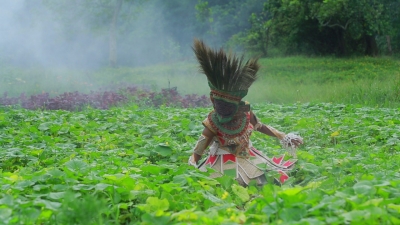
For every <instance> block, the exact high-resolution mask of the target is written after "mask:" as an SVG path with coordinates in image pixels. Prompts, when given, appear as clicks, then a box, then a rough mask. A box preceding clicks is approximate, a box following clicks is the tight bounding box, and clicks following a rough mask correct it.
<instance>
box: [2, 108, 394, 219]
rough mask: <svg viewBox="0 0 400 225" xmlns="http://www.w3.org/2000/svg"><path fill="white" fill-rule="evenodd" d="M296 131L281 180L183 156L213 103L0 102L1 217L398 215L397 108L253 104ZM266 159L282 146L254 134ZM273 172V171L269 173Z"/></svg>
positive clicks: (263, 117)
mask: <svg viewBox="0 0 400 225" xmlns="http://www.w3.org/2000/svg"><path fill="white" fill-rule="evenodd" d="M253 109H254V111H255V112H256V114H257V115H258V117H260V119H261V120H262V121H263V122H264V123H266V124H269V125H272V126H275V127H276V128H278V129H280V130H282V131H285V132H289V131H297V132H299V133H300V134H301V135H302V136H303V137H304V140H305V144H304V145H303V146H302V147H301V148H300V149H299V150H298V158H299V161H298V164H297V170H296V172H294V173H293V174H292V176H291V178H290V179H289V180H288V182H287V183H285V185H283V186H276V185H273V184H272V182H271V184H269V185H266V186H264V187H263V188H258V187H256V186H253V185H252V186H250V187H248V188H243V187H240V186H238V185H237V184H236V183H235V181H234V180H233V178H232V177H227V176H225V177H221V178H217V179H210V178H208V173H202V172H200V171H198V170H196V169H194V168H193V167H190V166H188V165H187V159H188V157H189V155H190V153H191V149H192V147H193V146H194V144H195V142H196V140H197V137H198V135H199V134H200V131H201V130H202V125H201V123H200V121H202V120H203V119H204V117H205V116H206V114H207V113H208V111H209V110H210V109H209V108H189V109H179V108H168V107H161V108H158V109H156V108H139V107H137V106H125V107H119V108H111V109H109V110H98V109H86V110H84V111H81V112H68V111H61V110H58V111H38V110H36V111H30V110H25V109H20V108H18V109H17V108H13V107H2V108H0V188H1V190H0V224H302V225H303V224H304V225H306V224H312V225H315V224H317V225H318V224H399V223H400V165H399V162H400V155H399V152H400V134H399V130H400V110H399V109H394V108H393V109H388V108H370V107H357V106H353V105H341V104H328V103H325V104H291V105H277V104H256V105H254V106H253ZM253 144H254V145H255V147H257V148H258V149H259V150H262V151H263V152H265V153H266V154H267V155H268V156H273V155H279V154H283V153H284V150H282V149H281V147H280V146H279V143H278V142H277V141H276V140H275V139H273V138H270V137H268V136H264V135H261V134H259V133H255V134H254V135H253ZM268 176H269V177H270V178H271V179H272V177H273V176H274V174H269V175H268Z"/></svg>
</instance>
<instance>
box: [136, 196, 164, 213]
mask: <svg viewBox="0 0 400 225" xmlns="http://www.w3.org/2000/svg"><path fill="white" fill-rule="evenodd" d="M138 207H139V208H140V209H142V210H144V211H145V212H147V213H154V212H157V211H166V210H168V208H169V202H168V200H167V199H159V198H157V197H148V198H147V200H146V204H140V205H138Z"/></svg>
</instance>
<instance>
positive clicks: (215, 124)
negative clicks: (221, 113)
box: [208, 111, 250, 138]
mask: <svg viewBox="0 0 400 225" xmlns="http://www.w3.org/2000/svg"><path fill="white" fill-rule="evenodd" d="M208 120H209V121H210V124H211V126H212V128H213V129H214V130H215V131H217V132H220V133H222V134H223V135H224V136H226V137H228V138H235V137H238V136H241V135H243V133H244V132H246V130H247V126H248V125H249V123H250V117H249V116H248V115H247V114H245V113H243V116H242V117H240V118H237V119H233V120H232V121H230V122H228V123H221V122H219V120H218V117H217V113H216V112H215V111H212V112H210V113H209V114H208Z"/></svg>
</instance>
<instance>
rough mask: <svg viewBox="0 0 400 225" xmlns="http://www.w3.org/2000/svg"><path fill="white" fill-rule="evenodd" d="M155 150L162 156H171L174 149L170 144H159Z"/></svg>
mask: <svg viewBox="0 0 400 225" xmlns="http://www.w3.org/2000/svg"><path fill="white" fill-rule="evenodd" d="M154 151H155V153H156V154H160V155H162V156H169V155H171V154H172V149H171V148H170V147H169V146H163V145H158V146H157V147H156V148H155V149H154Z"/></svg>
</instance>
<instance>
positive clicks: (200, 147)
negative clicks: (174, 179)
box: [191, 127, 215, 164]
mask: <svg viewBox="0 0 400 225" xmlns="http://www.w3.org/2000/svg"><path fill="white" fill-rule="evenodd" d="M214 135H215V134H214V133H213V132H212V131H211V130H210V129H208V128H207V127H204V130H203V132H202V134H201V136H200V137H199V140H198V141H197V144H196V146H195V147H194V149H193V154H192V157H191V160H192V163H195V164H197V163H198V162H199V160H200V159H201V156H202V155H203V154H204V152H205V150H206V149H207V147H208V146H209V145H210V143H211V141H212V139H213V137H214Z"/></svg>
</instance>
